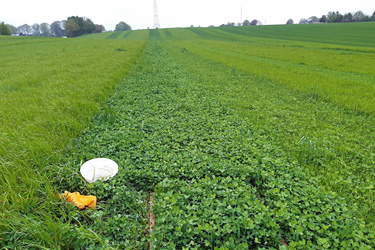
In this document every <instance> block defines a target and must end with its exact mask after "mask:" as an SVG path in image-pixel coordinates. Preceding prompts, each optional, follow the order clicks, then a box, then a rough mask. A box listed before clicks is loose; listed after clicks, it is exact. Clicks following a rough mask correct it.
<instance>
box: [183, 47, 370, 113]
mask: <svg viewBox="0 0 375 250" xmlns="http://www.w3.org/2000/svg"><path fill="white" fill-rule="evenodd" d="M221 43H222V44H221ZM218 44H220V45H218ZM179 46H180V47H181V48H187V49H189V50H191V51H192V52H194V53H196V54H199V55H201V56H203V57H205V58H208V59H212V60H216V61H218V62H222V63H225V64H226V65H228V66H230V67H234V68H237V69H240V70H242V71H245V72H249V73H252V74H256V75H260V76H264V77H266V78H267V79H270V80H273V81H278V82H281V83H283V84H285V85H288V86H291V87H293V88H296V89H298V90H302V91H307V92H309V91H311V89H314V91H316V92H317V93H318V94H320V95H322V96H323V97H325V98H328V99H330V100H332V101H334V102H337V103H339V104H341V105H346V106H348V107H351V108H357V109H359V110H361V111H366V112H375V104H374V98H373V93H374V90H375V85H374V84H373V83H372V82H369V80H368V79H369V77H366V76H365V77H362V78H364V79H363V80H362V81H361V77H359V79H358V77H357V75H355V74H353V75H352V77H350V78H347V79H346V80H344V79H343V76H347V74H343V76H341V74H342V73H340V74H337V73H336V72H335V71H333V72H332V71H331V72H330V71H328V72H327V71H326V72H324V71H322V70H318V68H317V67H316V66H314V67H313V68H311V67H306V66H305V65H300V64H298V65H297V64H296V63H289V62H286V61H280V60H269V59H267V58H264V57H259V56H252V55H249V56H247V55H246V54H247V53H252V49H251V47H248V48H247V50H243V51H244V52H243V53H245V55H243V53H240V52H233V51H232V50H234V51H235V50H236V46H235V44H225V43H223V42H216V43H215V42H212V41H210V42H206V43H205V42H199V43H194V42H180V43H179ZM239 47H241V46H239ZM255 51H256V50H254V53H257V52H255ZM278 53H279V52H278V50H276V49H269V53H268V54H278ZM371 79H373V78H371Z"/></svg>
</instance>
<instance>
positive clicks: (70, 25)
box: [0, 16, 131, 37]
mask: <svg viewBox="0 0 375 250" xmlns="http://www.w3.org/2000/svg"><path fill="white" fill-rule="evenodd" d="M115 30H116V31H124V30H131V26H130V25H128V24H127V23H125V22H120V23H118V24H117V25H116V29H115ZM105 31H106V29H105V27H104V26H103V25H101V24H94V22H93V21H92V20H91V19H90V18H87V17H79V16H70V17H68V18H67V20H63V21H55V22H53V23H51V24H48V23H41V24H39V23H35V24H33V25H28V24H23V25H21V26H19V27H15V26H13V25H10V24H5V23H4V22H2V23H0V35H11V34H17V35H19V36H45V37H47V36H50V37H77V36H81V35H84V34H90V33H102V32H105Z"/></svg>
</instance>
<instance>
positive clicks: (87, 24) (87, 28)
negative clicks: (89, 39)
mask: <svg viewBox="0 0 375 250" xmlns="http://www.w3.org/2000/svg"><path fill="white" fill-rule="evenodd" d="M94 30H95V24H94V23H93V21H91V19H89V18H84V21H83V34H90V33H92V32H93V31H94Z"/></svg>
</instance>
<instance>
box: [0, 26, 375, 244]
mask: <svg viewBox="0 0 375 250" xmlns="http://www.w3.org/2000/svg"><path fill="white" fill-rule="evenodd" d="M374 29H375V23H374V22H369V23H348V24H310V25H279V26H256V27H221V28H184V29H158V30H140V31H125V32H111V33H102V34H93V35H85V36H82V37H80V38H75V39H53V38H21V37H19V38H14V37H1V36H0V48H1V50H0V58H1V60H0V68H1V71H0V91H1V93H2V94H1V96H0V124H1V127H0V168H1V175H0V177H1V178H0V183H1V189H2V190H3V192H2V194H1V196H0V207H1V216H0V238H1V239H0V246H2V247H5V248H8V249H18V248H23V249H26V248H27V249H40V248H47V249H90V247H91V248H92V249H94V248H95V247H97V248H104V249H109V248H114V249H149V247H150V246H151V247H152V248H153V249H254V248H259V249H325V248H327V249H339V248H342V249H374V248H375V233H374V232H375V231H374V229H375V226H374V222H375V213H374V189H375V187H374V182H375V169H374V162H375V153H374V152H375V143H374V142H375V131H374V130H375V126H374V125H375V116H374V114H375V71H374V68H375V35H374V32H373V30H374ZM97 157H106V158H110V159H113V160H114V161H116V162H117V163H118V165H119V173H118V175H116V176H115V177H114V178H112V179H111V180H110V181H108V182H97V183H94V184H90V185H88V184H87V183H85V181H84V180H83V179H82V178H81V177H80V174H79V167H80V165H81V164H82V163H83V162H85V161H87V160H90V159H92V158H97ZM65 190H67V191H70V192H75V191H79V192H81V193H83V194H89V195H96V196H97V198H98V206H97V208H96V209H88V210H84V211H77V209H76V208H75V207H74V206H73V205H71V204H67V203H65V202H64V201H62V200H61V199H60V198H59V197H58V196H57V195H56V194H57V193H62V192H64V191H65ZM150 197H151V198H150ZM150 199H152V200H153V206H152V213H153V214H154V215H155V226H153V228H152V230H150V226H149V222H150Z"/></svg>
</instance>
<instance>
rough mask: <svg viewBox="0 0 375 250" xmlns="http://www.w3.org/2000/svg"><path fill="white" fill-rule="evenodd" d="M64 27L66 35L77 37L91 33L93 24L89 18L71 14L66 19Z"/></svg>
mask: <svg viewBox="0 0 375 250" xmlns="http://www.w3.org/2000/svg"><path fill="white" fill-rule="evenodd" d="M64 28H65V32H66V35H67V36H68V37H77V36H82V35H83V34H87V33H92V32H93V31H94V30H95V24H94V23H93V22H92V21H91V19H89V18H86V17H85V18H84V17H79V16H71V17H68V19H67V20H66V22H65V24H64Z"/></svg>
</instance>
